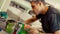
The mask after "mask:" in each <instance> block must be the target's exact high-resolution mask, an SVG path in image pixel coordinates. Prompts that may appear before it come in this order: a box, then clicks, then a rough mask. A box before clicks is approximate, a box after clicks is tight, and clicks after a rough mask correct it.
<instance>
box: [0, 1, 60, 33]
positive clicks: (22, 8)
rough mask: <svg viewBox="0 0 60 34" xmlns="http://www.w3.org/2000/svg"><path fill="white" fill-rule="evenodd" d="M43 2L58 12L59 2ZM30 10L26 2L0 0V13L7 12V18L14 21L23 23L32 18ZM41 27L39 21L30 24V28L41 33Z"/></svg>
mask: <svg viewBox="0 0 60 34" xmlns="http://www.w3.org/2000/svg"><path fill="white" fill-rule="evenodd" d="M45 2H46V3H48V4H50V5H52V6H53V7H55V8H56V9H58V10H59V11H60V0H45ZM30 10H32V8H31V4H30V2H28V1H26V0H0V11H2V12H7V14H8V17H9V18H12V19H14V20H20V19H22V20H24V21H25V20H27V19H29V18H31V17H32V16H31V15H30V14H29V11H30ZM9 18H8V19H9ZM41 25H42V24H41V23H40V22H39V20H37V21H35V22H34V23H32V27H34V28H36V29H40V30H41V31H42V30H43V29H42V26H41ZM37 27H38V28H37ZM2 34H4V33H2Z"/></svg>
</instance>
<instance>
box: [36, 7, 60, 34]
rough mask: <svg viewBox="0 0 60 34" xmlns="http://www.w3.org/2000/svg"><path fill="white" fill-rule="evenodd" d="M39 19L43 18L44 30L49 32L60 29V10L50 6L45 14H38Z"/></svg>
mask: <svg viewBox="0 0 60 34" xmlns="http://www.w3.org/2000/svg"><path fill="white" fill-rule="evenodd" d="M36 17H37V19H40V18H41V23H42V27H43V30H44V31H45V32H47V33H52V32H55V31H57V30H60V12H59V11H58V10H57V9H55V8H53V7H51V6H49V9H48V11H47V13H46V14H45V15H42V14H39V15H36Z"/></svg>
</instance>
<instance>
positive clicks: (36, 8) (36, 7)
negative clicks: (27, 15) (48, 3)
mask: <svg viewBox="0 0 60 34" xmlns="http://www.w3.org/2000/svg"><path fill="white" fill-rule="evenodd" d="M31 6H32V10H33V12H34V13H35V14H36V15H38V14H40V13H41V14H42V13H43V11H44V10H45V6H44V4H43V3H42V2H39V3H35V2H32V3H31Z"/></svg>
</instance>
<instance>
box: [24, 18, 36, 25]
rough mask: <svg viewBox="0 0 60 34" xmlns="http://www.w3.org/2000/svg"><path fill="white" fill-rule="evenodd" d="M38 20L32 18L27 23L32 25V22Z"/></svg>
mask: <svg viewBox="0 0 60 34" xmlns="http://www.w3.org/2000/svg"><path fill="white" fill-rule="evenodd" d="M36 20H37V18H36V17H32V18H30V19H28V20H26V21H25V23H26V24H30V23H32V22H34V21H36Z"/></svg>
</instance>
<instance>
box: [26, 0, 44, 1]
mask: <svg viewBox="0 0 60 34" xmlns="http://www.w3.org/2000/svg"><path fill="white" fill-rule="evenodd" d="M27 1H44V0H27Z"/></svg>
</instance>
